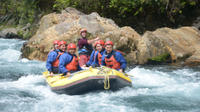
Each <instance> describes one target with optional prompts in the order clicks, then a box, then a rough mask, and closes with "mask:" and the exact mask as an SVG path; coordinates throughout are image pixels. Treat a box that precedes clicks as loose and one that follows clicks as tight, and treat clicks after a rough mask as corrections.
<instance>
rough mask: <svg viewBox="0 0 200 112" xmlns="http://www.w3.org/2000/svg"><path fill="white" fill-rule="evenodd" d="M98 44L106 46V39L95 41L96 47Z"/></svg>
mask: <svg viewBox="0 0 200 112" xmlns="http://www.w3.org/2000/svg"><path fill="white" fill-rule="evenodd" d="M97 44H101V45H102V46H104V41H103V40H98V41H96V42H95V44H94V46H95V47H96V45H97Z"/></svg>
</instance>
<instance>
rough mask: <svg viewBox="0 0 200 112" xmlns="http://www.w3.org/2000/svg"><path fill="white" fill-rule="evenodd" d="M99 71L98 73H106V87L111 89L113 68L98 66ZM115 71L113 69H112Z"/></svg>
mask: <svg viewBox="0 0 200 112" xmlns="http://www.w3.org/2000/svg"><path fill="white" fill-rule="evenodd" d="M98 70H99V72H98V73H97V74H98V75H100V74H101V75H104V89H105V90H108V89H110V79H109V73H110V72H111V70H109V69H105V67H99V68H98ZM112 73H113V71H112Z"/></svg>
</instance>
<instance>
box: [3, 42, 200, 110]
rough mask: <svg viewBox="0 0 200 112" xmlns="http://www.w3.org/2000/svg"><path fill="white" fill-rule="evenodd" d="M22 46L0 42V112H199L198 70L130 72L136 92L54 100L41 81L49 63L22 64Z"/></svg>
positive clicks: (126, 90)
mask: <svg viewBox="0 0 200 112" xmlns="http://www.w3.org/2000/svg"><path fill="white" fill-rule="evenodd" d="M24 42H25V41H23V40H18V39H0V65H1V66H0V112H200V106H199V104H200V94H199V93H200V67H194V68H189V67H184V68H179V67H173V66H166V65H161V66H136V67H134V68H131V67H129V70H127V72H128V73H129V74H131V75H134V77H132V85H133V87H127V88H123V89H121V90H119V91H116V92H111V91H102V92H92V93H88V94H84V95H73V96H71V95H66V94H56V93H54V92H52V91H51V90H50V88H49V87H48V85H47V84H46V82H45V80H44V78H43V77H42V72H43V71H44V70H45V62H41V61H35V60H28V59H25V58H23V59H21V58H20V55H21V52H20V49H21V47H22V45H23V43H24Z"/></svg>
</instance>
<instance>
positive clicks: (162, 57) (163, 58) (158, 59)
mask: <svg viewBox="0 0 200 112" xmlns="http://www.w3.org/2000/svg"><path fill="white" fill-rule="evenodd" d="M169 57H170V54H169V53H165V54H162V55H159V56H156V57H153V58H151V59H149V61H154V62H166V61H167V59H168V58H169Z"/></svg>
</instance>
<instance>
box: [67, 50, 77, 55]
mask: <svg viewBox="0 0 200 112" xmlns="http://www.w3.org/2000/svg"><path fill="white" fill-rule="evenodd" d="M68 52H69V53H70V54H75V53H76V49H69V50H68Z"/></svg>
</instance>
